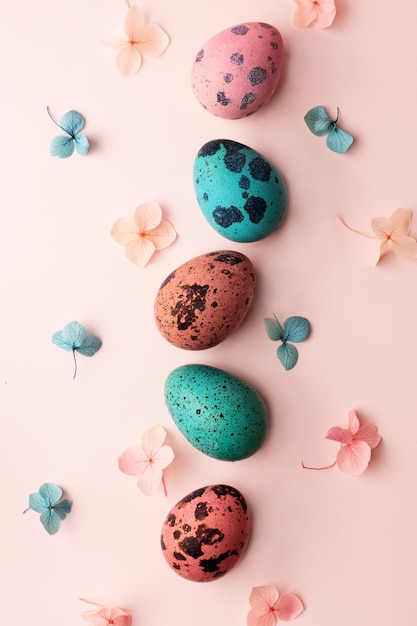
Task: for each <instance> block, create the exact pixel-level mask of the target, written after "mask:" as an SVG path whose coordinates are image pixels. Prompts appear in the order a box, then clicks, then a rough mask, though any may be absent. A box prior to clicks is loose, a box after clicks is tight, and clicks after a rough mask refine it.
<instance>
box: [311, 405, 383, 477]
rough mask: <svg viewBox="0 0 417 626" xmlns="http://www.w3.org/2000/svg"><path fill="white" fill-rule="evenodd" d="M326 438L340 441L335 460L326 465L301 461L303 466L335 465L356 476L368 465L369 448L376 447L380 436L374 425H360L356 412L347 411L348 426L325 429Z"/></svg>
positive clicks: (369, 458) (319, 468) (327, 467)
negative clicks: (307, 464) (309, 464)
mask: <svg viewBox="0 0 417 626" xmlns="http://www.w3.org/2000/svg"><path fill="white" fill-rule="evenodd" d="M326 439H331V440H333V441H339V442H340V443H341V446H340V449H339V452H338V453H337V456H336V460H335V462H334V463H332V464H331V465H328V466H326V467H307V466H306V465H304V463H303V467H304V468H305V469H318V470H321V469H329V468H330V467H334V466H335V465H337V466H338V468H339V469H341V470H342V472H346V473H347V474H353V475H355V476H357V475H359V474H362V473H363V472H364V471H365V470H366V468H367V467H368V464H369V461H370V460H371V450H373V449H374V448H376V446H377V445H378V444H379V442H380V441H381V439H382V437H381V435H380V434H379V433H378V431H377V429H376V427H375V426H371V425H367V426H360V422H359V419H358V416H357V415H356V412H355V411H349V422H348V427H347V428H341V427H340V426H333V428H330V430H328V431H327V434H326Z"/></svg>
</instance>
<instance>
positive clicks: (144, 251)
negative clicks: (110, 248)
mask: <svg viewBox="0 0 417 626" xmlns="http://www.w3.org/2000/svg"><path fill="white" fill-rule="evenodd" d="M154 252H155V246H154V244H153V243H152V241H150V240H149V239H147V237H139V236H137V237H136V239H135V240H134V241H129V243H128V244H127V246H126V256H127V258H128V259H129V261H131V262H132V263H134V264H135V265H137V266H138V267H145V265H146V264H147V263H148V261H149V260H150V258H151V256H152V255H153V253H154Z"/></svg>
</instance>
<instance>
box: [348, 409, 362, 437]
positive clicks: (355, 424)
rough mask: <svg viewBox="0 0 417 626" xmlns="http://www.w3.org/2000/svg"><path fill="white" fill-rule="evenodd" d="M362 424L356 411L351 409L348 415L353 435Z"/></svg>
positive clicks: (349, 427)
mask: <svg viewBox="0 0 417 626" xmlns="http://www.w3.org/2000/svg"><path fill="white" fill-rule="evenodd" d="M359 426H360V422H359V418H358V416H357V415H356V411H353V410H352V411H349V416H348V429H349V430H350V432H351V433H352V435H354V434H355V433H356V432H357V431H358V429H359Z"/></svg>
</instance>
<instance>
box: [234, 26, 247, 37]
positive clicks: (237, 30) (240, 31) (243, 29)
mask: <svg viewBox="0 0 417 626" xmlns="http://www.w3.org/2000/svg"><path fill="white" fill-rule="evenodd" d="M231 31H232V33H233V34H234V35H246V33H248V32H249V28H248V26H245V25H244V24H239V25H238V26H234V27H233V28H232V29H231Z"/></svg>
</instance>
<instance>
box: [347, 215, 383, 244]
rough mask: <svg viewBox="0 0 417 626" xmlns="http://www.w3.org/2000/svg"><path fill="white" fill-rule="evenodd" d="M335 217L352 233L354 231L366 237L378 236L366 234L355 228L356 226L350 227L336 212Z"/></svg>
mask: <svg viewBox="0 0 417 626" xmlns="http://www.w3.org/2000/svg"><path fill="white" fill-rule="evenodd" d="M337 217H338V218H339V220H340V221H341V222H342V224H343V226H346V228H348V229H349V230H351V231H352V233H356V234H357V235H362V237H367V239H378V237H374V236H373V235H368V234H367V233H363V232H362V231H360V230H356V228H352V226H349V224H347V223H346V222H345V220H344V219H343V217H342V216H341V215H339V214H337Z"/></svg>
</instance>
